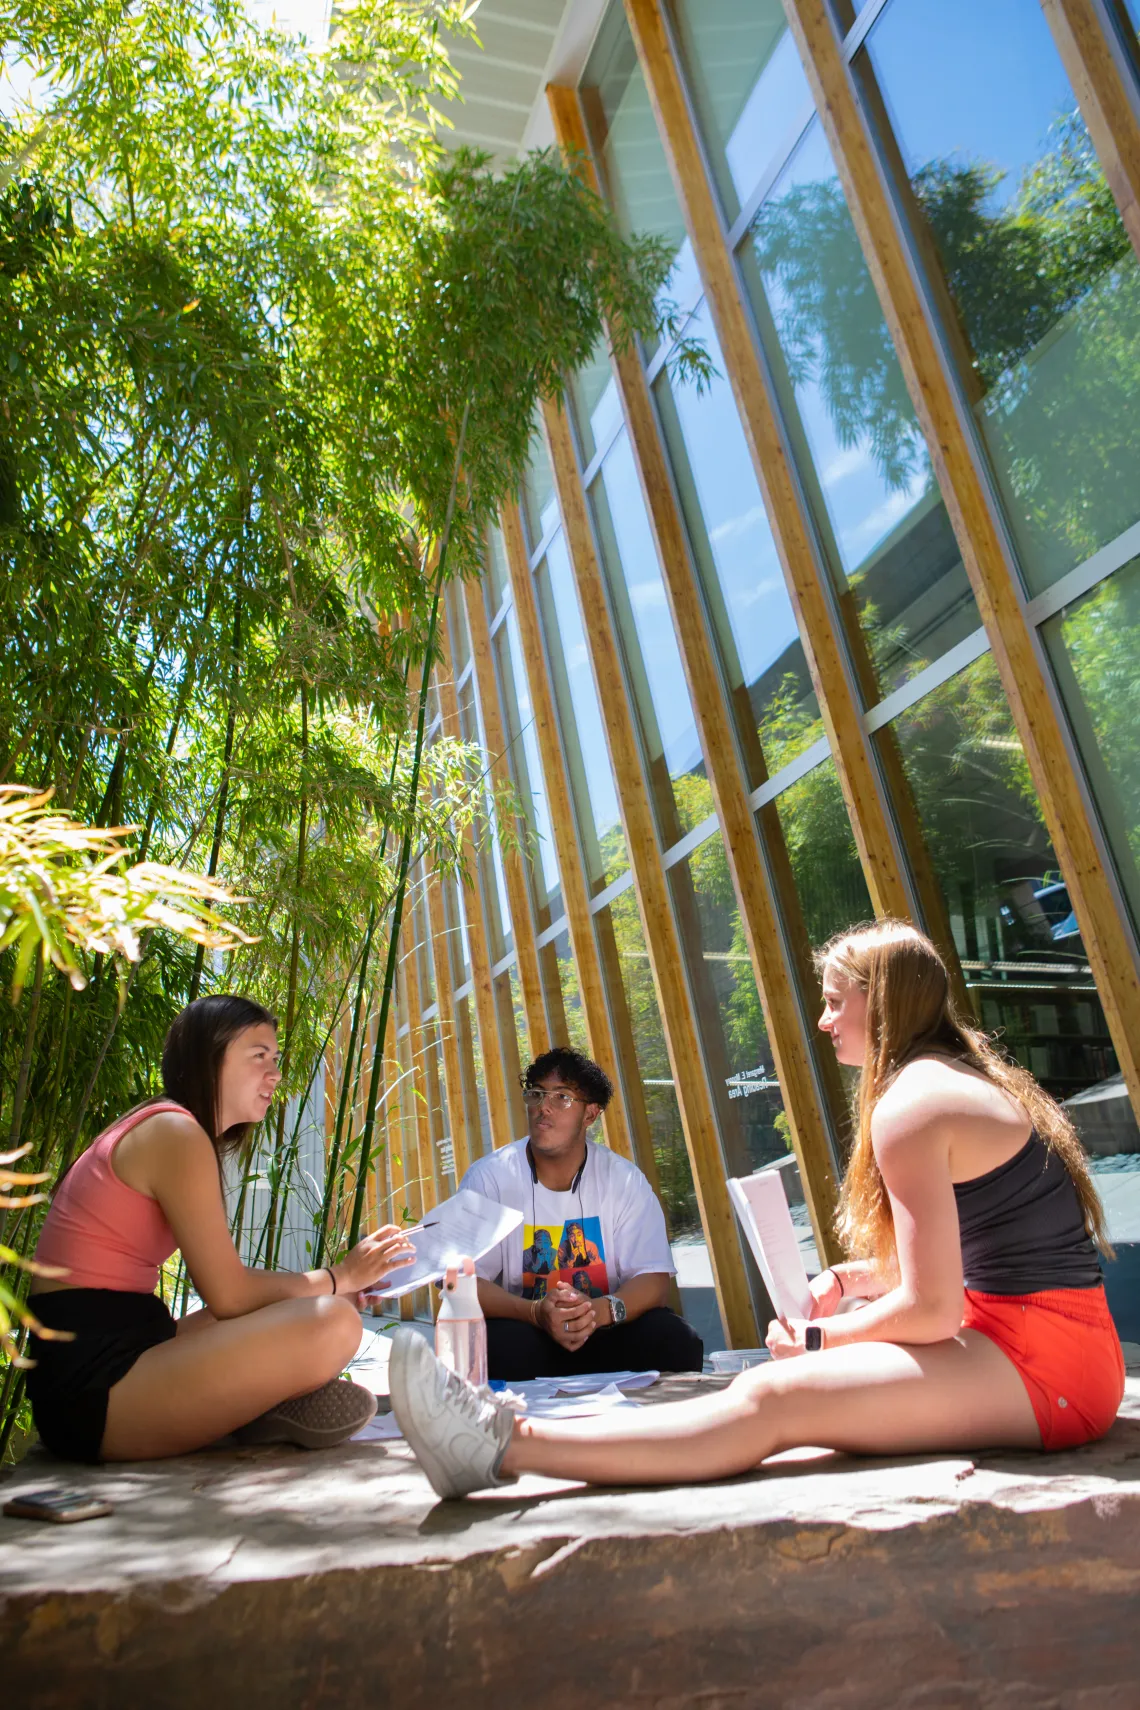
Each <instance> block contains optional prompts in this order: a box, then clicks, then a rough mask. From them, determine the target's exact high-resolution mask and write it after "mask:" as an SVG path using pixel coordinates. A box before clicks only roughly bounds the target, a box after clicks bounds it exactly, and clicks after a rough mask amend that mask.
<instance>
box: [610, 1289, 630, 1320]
mask: <svg viewBox="0 0 1140 1710" xmlns="http://www.w3.org/2000/svg"><path fill="white" fill-rule="evenodd" d="M606 1299H607V1300H608V1301H609V1303H610V1323H611V1324H624V1323H625V1320H626V1310H625V1301H624V1300H623V1299H622V1297H621V1295H620V1294H607V1296H606Z"/></svg>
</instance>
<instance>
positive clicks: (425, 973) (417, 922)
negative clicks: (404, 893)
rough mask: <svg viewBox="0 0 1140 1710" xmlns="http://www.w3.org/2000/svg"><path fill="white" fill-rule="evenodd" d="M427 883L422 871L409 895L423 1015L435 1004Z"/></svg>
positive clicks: (410, 924) (410, 922) (410, 923)
mask: <svg viewBox="0 0 1140 1710" xmlns="http://www.w3.org/2000/svg"><path fill="white" fill-rule="evenodd" d="M426 883H427V881H426V879H425V878H424V876H423V873H422V870H421V874H420V877H419V878H418V879H417V880H416V882H415V885H414V888H412V889H411V891H410V895H409V901H410V902H411V904H412V909H411V920H410V921H409V923H408V924H409V926H410V927H411V929H412V934H413V937H414V943H415V947H416V970H417V972H418V974H419V980H420V1013H421V1015H422V1013H423V1011H424V1010H425V1009H430V1008H431V1006H432V1004H433V1003H434V1002H435V975H434V973H433V971H432V961H431V937H430V928H429V926H428V915H427V893H426V890H425V886H426ZM405 942H406V940H405Z"/></svg>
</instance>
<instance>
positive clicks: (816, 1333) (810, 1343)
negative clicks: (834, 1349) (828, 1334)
mask: <svg viewBox="0 0 1140 1710" xmlns="http://www.w3.org/2000/svg"><path fill="white" fill-rule="evenodd" d="M822 1347H823V1326H822V1324H806V1325H805V1326H804V1349H805V1351H806V1352H807V1353H809V1354H818V1353H819V1351H820V1349H821V1348H822Z"/></svg>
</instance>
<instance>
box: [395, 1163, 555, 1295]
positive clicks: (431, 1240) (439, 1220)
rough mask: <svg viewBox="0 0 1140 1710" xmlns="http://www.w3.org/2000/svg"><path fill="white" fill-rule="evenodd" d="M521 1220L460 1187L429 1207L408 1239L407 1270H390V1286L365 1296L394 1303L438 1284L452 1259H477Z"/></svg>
mask: <svg viewBox="0 0 1140 1710" xmlns="http://www.w3.org/2000/svg"><path fill="white" fill-rule="evenodd" d="M522 1220H523V1214H522V1212H521V1211H512V1210H511V1208H510V1207H509V1206H507V1205H500V1204H499V1203H498V1201H497V1200H494V1199H487V1198H485V1197H484V1195H483V1194H481V1193H473V1192H472V1190H471V1189H470V1188H460V1190H459V1192H458V1193H457V1194H455V1195H453V1197H452V1198H451V1199H445V1200H444V1201H443V1202H442V1204H440V1205H436V1206H433V1207H432V1209H431V1210H430V1211H429V1212H428V1214H427V1216H426V1218H425V1219H424V1228H422V1229H417V1230H416V1231H415V1233H414V1234H413V1235H412V1236H411V1242H412V1246H413V1247H414V1248H415V1250H416V1256H415V1258H414V1259H413V1261H412V1263H411V1264H410V1265H409V1266H408V1267H407V1269H406V1270H400V1271H393V1272H392V1282H391V1284H390V1286H385V1287H383V1288H374V1289H369V1291H368V1293H369V1294H370V1295H375V1296H380V1297H381V1298H383V1299H384V1300H398V1299H399V1297H400V1296H401V1295H402V1294H411V1292H412V1290H413V1289H416V1288H422V1287H423V1286H424V1284H425V1283H432V1282H438V1281H439V1279H440V1277H441V1276H442V1275H443V1273H444V1271H445V1270H446V1269H447V1267H448V1265H453V1264H454V1263H455V1261H456V1259H458V1258H462V1257H463V1256H464V1255H467V1256H468V1257H470V1258H472V1259H481V1258H482V1257H483V1254H484V1253H489V1252H490V1251H491V1248H492V1247H497V1246H498V1244H499V1242H500V1241H502V1240H503V1239H504V1238H505V1237H506V1236H507V1235H509V1234H510V1233H511V1230H512V1229H517V1228H518V1226H519V1224H520V1223H521V1222H522Z"/></svg>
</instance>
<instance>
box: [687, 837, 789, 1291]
mask: <svg viewBox="0 0 1140 1710" xmlns="http://www.w3.org/2000/svg"><path fill="white" fill-rule="evenodd" d="M669 884H670V889H671V891H672V893H673V903H674V908H675V910H676V914H677V920H678V924H679V926H680V928H681V934H682V938H683V941H684V945H685V954H686V958H687V961H688V968H689V980H690V984H691V986H692V988H693V993H694V997H695V999H696V1011H697V1017H698V1020H699V1023H700V1029H701V1043H702V1045H703V1047H704V1055H705V1062H706V1065H707V1069H708V1075H709V1081H710V1084H711V1086H712V1090H713V1096H714V1099H715V1101H716V1108H717V1121H718V1125H719V1128H720V1140H721V1151H722V1154H723V1157H724V1164H725V1170H726V1172H727V1173H728V1174H729V1175H733V1176H740V1175H748V1174H751V1172H752V1171H753V1170H759V1169H763V1168H764V1166H765V1165H767V1164H772V1163H775V1162H776V1161H777V1160H779V1159H783V1158H786V1157H787V1156H788V1154H789V1153H790V1151H791V1143H792V1141H791V1129H790V1127H789V1124H788V1119H787V1117H786V1115H785V1114H784V1101H783V1095H782V1093H781V1091H780V1083H779V1081H778V1080H777V1078H776V1070H775V1066H774V1063H773V1058H772V1047H771V1045H770V1044H769V1042H768V1031H767V1028H766V1027H765V1025H764V1016H763V1011H762V1010H761V1007H760V994H759V992H758V991H757V988H756V977H755V974H754V973H753V969H752V957H751V956H750V954H749V951H748V943H747V940H746V939H745V936H744V927H743V925H742V923H741V919H740V912H739V910H738V908H737V905H736V895H735V892H734V890H733V885H732V877H731V874H730V873H729V870H728V860H727V858H726V856H725V851H724V840H723V838H722V837H721V835H720V833H719V832H717V833H716V834H715V835H714V836H712V837H710V838H708V839H706V841H705V842H704V843H702V844H701V846H700V848H699V849H697V850H695V851H694V852H693V854H692V855H690V856H689V858H688V860H687V861H681V862H678V863H677V864H676V865H675V866H673V867H671V868H670V869H669ZM784 1180H785V1185H786V1187H787V1189H788V1197H789V1201H790V1203H791V1205H792V1216H793V1218H794V1219H795V1222H796V1227H797V1232H798V1234H799V1237H800V1245H801V1248H802V1250H803V1253H804V1260H805V1263H806V1264H807V1266H808V1270H809V1272H812V1273H814V1272H815V1271H817V1270H819V1268H820V1265H819V1259H818V1255H817V1253H816V1249H815V1242H814V1239H813V1237H812V1230H811V1219H810V1217H809V1215H808V1209H807V1205H806V1203H805V1201H804V1194H803V1186H802V1183H801V1181H800V1174H799V1166H798V1165H797V1164H796V1163H795V1162H794V1161H793V1162H791V1163H789V1164H788V1165H787V1166H786V1174H785V1178H784Z"/></svg>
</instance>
